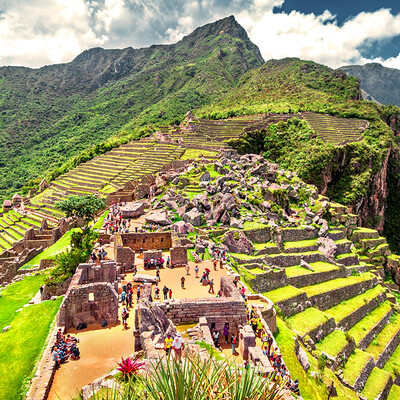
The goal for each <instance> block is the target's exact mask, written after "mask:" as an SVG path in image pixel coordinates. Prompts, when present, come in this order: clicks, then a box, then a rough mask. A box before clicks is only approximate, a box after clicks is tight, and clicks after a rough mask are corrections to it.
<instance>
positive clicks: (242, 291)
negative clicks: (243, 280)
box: [240, 286, 246, 299]
mask: <svg viewBox="0 0 400 400" xmlns="http://www.w3.org/2000/svg"><path fill="white" fill-rule="evenodd" d="M240 294H241V295H242V297H243V298H244V299H245V298H246V289H245V288H244V286H243V287H242V288H241V289H240Z"/></svg>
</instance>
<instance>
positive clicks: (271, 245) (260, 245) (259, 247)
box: [253, 242, 277, 250]
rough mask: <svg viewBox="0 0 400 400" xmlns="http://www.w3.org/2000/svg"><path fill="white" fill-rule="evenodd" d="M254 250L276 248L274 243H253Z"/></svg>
mask: <svg viewBox="0 0 400 400" xmlns="http://www.w3.org/2000/svg"><path fill="white" fill-rule="evenodd" d="M253 244H254V248H255V249H256V250H262V249H265V248H266V247H277V245H276V243H275V242H267V243H253Z"/></svg>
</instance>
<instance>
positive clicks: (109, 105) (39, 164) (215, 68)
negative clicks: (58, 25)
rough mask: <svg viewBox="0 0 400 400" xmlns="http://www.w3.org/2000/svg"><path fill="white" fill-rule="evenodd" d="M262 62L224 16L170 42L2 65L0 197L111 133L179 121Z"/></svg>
mask: <svg viewBox="0 0 400 400" xmlns="http://www.w3.org/2000/svg"><path fill="white" fill-rule="evenodd" d="M263 63H264V60H263V58H262V56H261V54H260V51H259V49H258V48H257V46H255V45H254V44H253V43H252V42H251V41H250V40H249V38H248V36H247V33H246V31H245V30H244V29H243V28H242V27H241V26H240V25H239V24H238V23H237V22H236V20H235V18H234V17H233V16H231V17H228V18H224V19H222V20H219V21H217V22H215V23H212V24H208V25H205V26H203V27H200V28H198V29H196V30H195V31H194V32H193V33H191V34H190V35H188V36H186V37H185V38H183V39H182V40H181V41H180V42H178V43H176V44H172V45H154V46H151V47H148V48H142V49H133V48H126V49H122V50H105V49H101V48H94V49H90V50H87V51H84V52H83V53H82V54H80V55H79V56H77V57H76V58H75V59H74V60H73V61H71V62H70V63H66V64H59V65H50V66H45V67H43V68H39V69H30V68H23V67H2V68H0V138H1V140H0V197H3V198H4V196H5V195H10V194H12V193H13V192H15V191H16V190H17V189H19V188H21V187H22V186H23V185H25V184H26V182H27V181H28V180H29V179H35V178H36V179H38V178H39V177H43V176H44V175H45V174H46V173H48V172H49V171H51V170H54V169H55V168H57V167H60V166H61V165H62V164H63V163H64V162H66V161H67V160H69V159H71V157H73V156H74V155H76V154H77V153H79V152H81V151H82V150H84V149H86V148H88V147H90V146H93V145H96V144H99V143H100V142H103V141H104V140H106V139H108V138H110V137H111V136H114V135H117V136H118V135H119V136H121V135H123V136H125V137H126V138H125V140H129V139H132V138H135V137H137V136H140V135H141V134H142V132H141V131H140V127H143V126H146V125H147V124H154V125H160V124H163V125H166V124H170V123H173V122H178V121H180V120H181V119H182V118H183V116H184V114H185V112H186V111H187V110H188V109H190V108H197V107H200V106H202V105H204V104H207V103H210V102H211V101H213V100H214V99H215V98H216V97H218V96H219V95H223V94H224V93H226V92H228V91H229V90H230V89H231V88H232V87H234V86H235V85H236V84H237V82H238V81H239V79H240V77H241V76H242V75H243V74H244V73H245V72H247V71H248V70H250V69H252V68H256V67H259V66H261V65H262V64H263ZM150 129H151V128H150ZM106 149H107V148H105V150H106Z"/></svg>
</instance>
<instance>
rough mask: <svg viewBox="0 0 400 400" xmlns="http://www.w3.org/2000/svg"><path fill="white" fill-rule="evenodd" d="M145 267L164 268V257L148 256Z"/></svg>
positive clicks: (144, 261)
mask: <svg viewBox="0 0 400 400" xmlns="http://www.w3.org/2000/svg"><path fill="white" fill-rule="evenodd" d="M143 266H144V269H154V268H157V269H159V268H164V259H163V258H148V259H146V260H143Z"/></svg>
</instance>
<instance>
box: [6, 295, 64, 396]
mask: <svg viewBox="0 0 400 400" xmlns="http://www.w3.org/2000/svg"><path fill="white" fill-rule="evenodd" d="M61 301H62V298H61V297H60V298H58V299H57V300H55V301H45V302H43V303H40V304H37V305H33V306H29V307H26V308H24V309H23V310H22V311H20V312H19V313H18V315H17V317H16V318H15V319H14V321H13V323H12V328H11V329H10V330H9V331H8V332H6V333H2V334H0V376H1V377H2V379H0V399H2V400H20V399H22V398H23V397H24V394H25V391H26V389H27V385H28V384H29V379H30V378H31V377H32V374H33V369H34V367H35V363H36V361H37V360H38V359H39V358H40V357H41V354H42V352H43V348H44V345H45V342H46V338H47V336H48V334H49V331H50V327H51V324H52V322H53V321H54V317H55V315H56V313H57V311H58V309H59V307H60V304H61Z"/></svg>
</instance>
